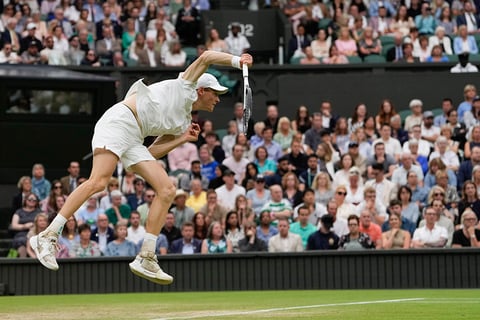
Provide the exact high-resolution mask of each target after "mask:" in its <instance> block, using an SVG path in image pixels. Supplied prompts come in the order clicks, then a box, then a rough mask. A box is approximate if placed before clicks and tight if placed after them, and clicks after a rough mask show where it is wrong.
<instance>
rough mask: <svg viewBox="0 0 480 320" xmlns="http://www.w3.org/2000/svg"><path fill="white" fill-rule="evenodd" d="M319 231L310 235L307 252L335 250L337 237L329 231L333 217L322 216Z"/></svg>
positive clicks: (328, 215)
mask: <svg viewBox="0 0 480 320" xmlns="http://www.w3.org/2000/svg"><path fill="white" fill-rule="evenodd" d="M320 220H321V222H322V223H321V225H320V229H318V230H317V231H315V232H314V233H312V234H311V235H310V236H309V237H308V240H307V250H337V249H338V241H339V240H340V239H339V238H338V235H336V234H335V233H334V232H333V231H331V229H332V227H333V223H334V217H333V216H332V215H330V214H326V215H324V216H322V218H321V219H320Z"/></svg>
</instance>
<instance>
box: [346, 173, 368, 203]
mask: <svg viewBox="0 0 480 320" xmlns="http://www.w3.org/2000/svg"><path fill="white" fill-rule="evenodd" d="M361 179H362V178H361V177H360V170H359V169H358V168H357V167H351V168H350V170H349V171H348V183H347V197H346V198H345V201H346V202H348V203H351V204H353V205H354V206H358V205H359V204H360V203H361V202H363V201H364V197H363V182H362V181H361Z"/></svg>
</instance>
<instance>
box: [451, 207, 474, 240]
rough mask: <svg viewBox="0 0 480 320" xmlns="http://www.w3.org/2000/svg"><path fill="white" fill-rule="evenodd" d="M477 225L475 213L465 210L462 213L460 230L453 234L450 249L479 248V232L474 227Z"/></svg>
mask: <svg viewBox="0 0 480 320" xmlns="http://www.w3.org/2000/svg"><path fill="white" fill-rule="evenodd" d="M477 223H478V219H477V216H476V214H475V212H473V211H472V210H471V209H469V208H467V209H466V210H465V211H464V212H463V213H462V218H461V224H462V228H461V229H458V230H456V231H455V232H454V233H453V240H452V248H462V247H473V248H478V247H480V230H478V229H476V227H475V226H476V225H477Z"/></svg>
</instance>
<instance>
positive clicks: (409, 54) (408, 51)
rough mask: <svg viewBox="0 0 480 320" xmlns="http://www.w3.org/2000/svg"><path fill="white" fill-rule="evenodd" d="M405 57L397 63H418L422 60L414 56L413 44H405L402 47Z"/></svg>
mask: <svg viewBox="0 0 480 320" xmlns="http://www.w3.org/2000/svg"><path fill="white" fill-rule="evenodd" d="M402 48H403V57H402V58H400V59H398V60H397V61H396V62H400V63H418V62H420V59H419V58H418V57H415V56H414V55H413V44H412V43H411V42H404V43H403V45H402Z"/></svg>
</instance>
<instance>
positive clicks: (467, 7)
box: [456, 1, 480, 34]
mask: <svg viewBox="0 0 480 320" xmlns="http://www.w3.org/2000/svg"><path fill="white" fill-rule="evenodd" d="M476 10H477V9H476V8H475V7H474V6H473V3H472V2H469V1H465V2H463V12H462V14H460V15H458V16H457V19H456V20H457V26H459V27H461V26H465V27H466V28H467V32H468V33H469V34H474V33H477V32H478V29H479V27H480V18H479V17H478V15H477V14H475V11H476Z"/></svg>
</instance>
